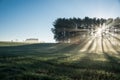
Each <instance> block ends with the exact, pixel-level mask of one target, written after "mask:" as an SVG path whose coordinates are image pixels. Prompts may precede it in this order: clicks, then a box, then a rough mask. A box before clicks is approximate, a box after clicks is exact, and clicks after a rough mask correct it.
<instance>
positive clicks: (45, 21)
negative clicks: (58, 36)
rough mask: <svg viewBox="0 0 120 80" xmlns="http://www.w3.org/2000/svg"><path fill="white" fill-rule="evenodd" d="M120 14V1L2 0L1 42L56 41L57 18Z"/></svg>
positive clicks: (117, 15) (101, 16) (108, 16)
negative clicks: (54, 26)
mask: <svg viewBox="0 0 120 80" xmlns="http://www.w3.org/2000/svg"><path fill="white" fill-rule="evenodd" d="M85 16H88V17H91V18H93V17H97V18H116V17H120V0H0V41H11V40H14V41H15V40H16V39H17V40H18V41H24V40H25V39H28V38H38V39H39V40H40V41H45V42H55V40H54V35H53V33H52V32H51V28H53V22H54V21H55V20H56V19H57V18H64V17H65V18H73V17H76V18H78V17H79V18H84V17H85Z"/></svg>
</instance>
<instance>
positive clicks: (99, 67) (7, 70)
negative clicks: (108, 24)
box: [0, 39, 120, 80]
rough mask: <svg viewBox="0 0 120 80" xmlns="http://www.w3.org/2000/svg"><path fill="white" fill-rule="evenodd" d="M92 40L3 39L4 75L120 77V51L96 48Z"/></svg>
mask: <svg viewBox="0 0 120 80" xmlns="http://www.w3.org/2000/svg"><path fill="white" fill-rule="evenodd" d="M88 40H89V39H88ZM88 40H84V41H83V42H82V43H79V44H67V43H66V44H59V43H40V44H24V45H23V44H22V45H20V44H18V45H16V44H14V43H12V44H11V43H10V45H12V46H10V45H9V46H6V45H8V43H0V45H1V46H0V79H1V80H119V79H120V73H119V72H120V57H119V51H117V52H118V54H115V53H114V52H112V51H109V52H108V51H107V49H106V51H102V52H101V50H97V51H94V48H93V47H91V46H93V45H94V46H95V43H96V42H95V41H94V42H95V43H94V42H89V41H88ZM3 44H4V45H5V46H4V45H3ZM96 47H98V46H96ZM83 48H84V49H83ZM85 49H87V50H85ZM117 50H119V49H117Z"/></svg>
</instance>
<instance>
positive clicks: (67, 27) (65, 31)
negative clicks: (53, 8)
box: [52, 17, 120, 42]
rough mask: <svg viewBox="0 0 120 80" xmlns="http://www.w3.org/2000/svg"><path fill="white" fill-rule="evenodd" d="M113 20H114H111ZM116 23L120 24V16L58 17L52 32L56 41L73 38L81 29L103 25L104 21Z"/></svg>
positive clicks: (90, 28)
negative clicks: (107, 17)
mask: <svg viewBox="0 0 120 80" xmlns="http://www.w3.org/2000/svg"><path fill="white" fill-rule="evenodd" d="M110 21H112V22H110ZM113 21H114V25H117V24H119V25H120V18H119V17H118V18H116V19H114V20H113V19H112V18H109V19H104V18H89V17H85V18H83V19H81V18H75V17H74V18H58V19H56V20H55V21H54V22H53V26H54V28H52V32H53V34H54V39H55V40H56V41H62V42H65V41H68V40H70V39H71V38H73V37H75V36H77V34H78V33H79V31H77V30H80V29H82V30H83V29H88V30H92V29H95V28H96V27H100V25H103V24H104V23H106V24H107V23H108V24H109V22H110V23H113Z"/></svg>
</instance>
